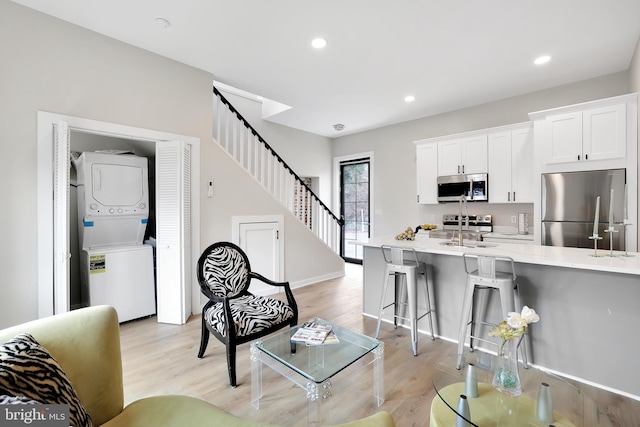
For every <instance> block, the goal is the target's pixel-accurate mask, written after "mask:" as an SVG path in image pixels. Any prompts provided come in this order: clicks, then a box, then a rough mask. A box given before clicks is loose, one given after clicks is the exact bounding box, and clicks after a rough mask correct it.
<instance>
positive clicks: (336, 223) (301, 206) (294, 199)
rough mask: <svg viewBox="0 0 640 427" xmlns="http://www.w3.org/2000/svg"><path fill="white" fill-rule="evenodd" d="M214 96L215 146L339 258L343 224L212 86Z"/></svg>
mask: <svg viewBox="0 0 640 427" xmlns="http://www.w3.org/2000/svg"><path fill="white" fill-rule="evenodd" d="M213 93H214V95H215V99H214V105H213V117H214V120H213V136H214V138H215V140H216V141H217V143H218V145H220V147H222V149H223V150H224V151H225V152H226V153H227V154H228V155H229V156H231V158H233V159H234V160H235V161H236V163H238V164H239V165H240V166H241V167H242V168H243V169H244V170H245V171H247V172H248V173H249V175H251V176H252V177H253V178H254V179H255V180H256V181H257V182H259V183H260V184H261V185H262V186H263V187H264V188H265V189H266V190H267V191H268V192H269V193H270V194H271V195H272V196H273V197H274V198H275V199H276V200H278V201H279V202H280V204H282V206H284V207H285V208H287V209H288V210H289V212H291V213H292V214H293V215H294V216H295V217H296V218H298V220H300V221H301V222H302V223H303V224H305V225H306V226H307V227H308V228H309V229H310V230H311V231H312V232H313V233H314V234H315V235H316V236H317V237H318V238H319V239H320V240H322V241H323V242H324V243H325V244H326V245H327V246H329V247H330V248H331V249H332V250H333V251H334V252H335V253H336V254H338V255H340V254H341V245H342V233H343V224H344V221H343V220H341V219H340V218H338V217H336V216H335V215H334V214H333V212H331V210H330V209H329V208H328V207H327V206H326V205H325V204H324V203H323V202H322V201H321V200H320V199H319V198H318V196H316V195H315V193H314V192H313V191H312V190H311V188H309V186H308V185H307V184H305V182H304V181H303V180H302V179H301V178H300V177H299V176H298V175H297V174H296V173H295V172H294V171H293V170H292V169H291V168H290V167H289V165H287V164H286V163H285V161H284V160H283V159H282V158H281V157H280V156H279V155H278V154H277V153H276V152H275V151H274V150H273V149H272V148H271V146H269V144H267V142H266V141H265V140H264V139H263V138H262V137H261V136H260V135H259V134H258V132H256V131H255V129H253V127H252V126H251V125H250V124H249V123H248V122H247V121H246V120H245V119H244V118H243V117H242V115H241V114H240V113H239V112H238V111H237V110H236V109H235V108H234V107H233V106H232V105H231V104H230V103H229V101H227V99H226V98H225V97H224V96H222V94H221V93H220V91H218V89H216V88H215V87H214V88H213Z"/></svg>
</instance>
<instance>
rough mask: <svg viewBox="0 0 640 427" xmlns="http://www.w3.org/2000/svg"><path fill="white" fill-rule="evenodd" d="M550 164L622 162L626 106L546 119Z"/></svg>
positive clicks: (557, 115) (624, 144) (595, 109)
mask: <svg viewBox="0 0 640 427" xmlns="http://www.w3.org/2000/svg"><path fill="white" fill-rule="evenodd" d="M546 123H547V131H548V138H549V140H548V150H546V153H543V154H544V160H545V163H547V164H552V163H570V162H588V161H596V160H608V159H620V158H624V157H625V155H626V145H627V136H626V128H627V126H626V105H625V104H617V105H608V106H604V107H600V108H592V109H586V110H583V111H574V112H569V113H563V114H556V115H549V116H547V118H546Z"/></svg>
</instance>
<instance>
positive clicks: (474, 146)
mask: <svg viewBox="0 0 640 427" xmlns="http://www.w3.org/2000/svg"><path fill="white" fill-rule="evenodd" d="M486 172H487V135H486V134H481V135H475V136H470V137H464V138H456V139H450V140H443V141H439V142H438V175H440V176H444V175H456V174H459V173H486Z"/></svg>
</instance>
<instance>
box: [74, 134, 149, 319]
mask: <svg viewBox="0 0 640 427" xmlns="http://www.w3.org/2000/svg"><path fill="white" fill-rule="evenodd" d="M70 148H71V165H72V166H71V168H70V191H69V200H70V204H69V214H70V226H69V229H70V236H69V243H70V249H71V262H70V302H71V308H72V309H74V308H79V307H85V306H90V305H92V306H93V305H102V304H108V305H112V306H114V307H115V308H116V310H117V311H118V317H119V320H120V322H125V321H129V320H133V319H137V318H141V317H146V316H149V315H153V314H155V313H156V281H155V245H154V243H155V221H154V218H155V215H154V206H155V197H154V188H155V185H153V171H154V170H155V166H154V148H155V146H154V144H149V143H147V142H144V141H133V140H128V139H120V138H114V137H107V136H102V135H96V134H89V133H84V132H71V138H70Z"/></svg>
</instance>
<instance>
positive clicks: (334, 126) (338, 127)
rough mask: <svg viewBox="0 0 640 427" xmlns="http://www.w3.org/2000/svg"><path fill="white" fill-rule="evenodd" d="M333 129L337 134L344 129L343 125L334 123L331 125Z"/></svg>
mask: <svg viewBox="0 0 640 427" xmlns="http://www.w3.org/2000/svg"><path fill="white" fill-rule="evenodd" d="M333 128H334V129H335V130H337V131H338V132H340V131H341V130H343V129H344V125H343V124H342V123H336V124H335V125H333Z"/></svg>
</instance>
